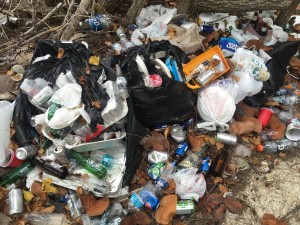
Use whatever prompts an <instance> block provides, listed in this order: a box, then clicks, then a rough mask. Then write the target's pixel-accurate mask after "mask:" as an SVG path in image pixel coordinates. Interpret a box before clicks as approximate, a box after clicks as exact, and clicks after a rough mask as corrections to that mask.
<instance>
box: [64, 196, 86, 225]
mask: <svg viewBox="0 0 300 225" xmlns="http://www.w3.org/2000/svg"><path fill="white" fill-rule="evenodd" d="M67 204H68V206H69V209H70V214H71V217H72V219H73V220H76V219H77V218H78V217H80V216H82V215H83V213H84V211H83V207H82V203H81V201H80V199H79V198H78V196H77V193H76V192H74V191H69V196H68V201H67Z"/></svg>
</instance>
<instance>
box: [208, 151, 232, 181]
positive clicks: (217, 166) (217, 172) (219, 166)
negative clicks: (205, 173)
mask: <svg viewBox="0 0 300 225" xmlns="http://www.w3.org/2000/svg"><path fill="white" fill-rule="evenodd" d="M228 158H229V151H228V148H224V149H222V151H221V153H220V154H219V155H217V157H216V158H215V159H214V160H213V163H212V166H211V168H210V173H211V174H212V175H213V176H215V177H220V176H221V175H222V173H223V171H224V169H225V165H226V163H227V161H228Z"/></svg>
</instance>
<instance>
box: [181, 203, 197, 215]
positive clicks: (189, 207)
mask: <svg viewBox="0 0 300 225" xmlns="http://www.w3.org/2000/svg"><path fill="white" fill-rule="evenodd" d="M193 212H195V204H194V202H193V200H180V201H178V202H177V204H176V215H182V214H191V213H193Z"/></svg>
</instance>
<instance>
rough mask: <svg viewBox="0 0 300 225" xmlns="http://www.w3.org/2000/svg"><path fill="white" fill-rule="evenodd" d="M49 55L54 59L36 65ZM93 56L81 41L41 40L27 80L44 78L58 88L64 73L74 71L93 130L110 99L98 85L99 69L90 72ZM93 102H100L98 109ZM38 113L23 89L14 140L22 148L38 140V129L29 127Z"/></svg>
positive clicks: (15, 116) (18, 106)
mask: <svg viewBox="0 0 300 225" xmlns="http://www.w3.org/2000/svg"><path fill="white" fill-rule="evenodd" d="M59 48H63V49H64V54H63V56H62V57H61V59H58V58H57V55H58V51H59ZM47 54H49V55H50V58H48V59H46V60H41V61H37V62H34V61H35V60H36V59H37V58H38V57H44V56H46V55H47ZM90 55H91V52H89V50H88V48H87V47H86V46H85V45H84V44H82V43H80V42H65V43H64V42H59V41H52V40H43V41H40V42H38V44H37V47H36V50H35V52H34V55H33V57H32V62H31V64H30V65H29V66H28V67H27V68H26V71H25V73H24V77H23V79H25V78H29V79H36V78H42V79H44V80H46V81H48V82H50V83H51V84H52V85H54V84H55V81H56V79H57V77H58V76H59V75H60V74H61V73H62V72H64V73H65V72H66V71H68V70H70V71H71V72H72V75H73V77H74V78H75V80H76V82H77V83H78V84H80V85H81V87H82V102H83V104H84V105H85V110H86V111H87V113H88V114H89V115H90V117H91V127H92V128H93V127H95V126H96V124H97V123H102V119H101V111H102V110H103V109H104V108H105V106H106V104H107V100H108V98H109V97H108V95H107V94H106V93H105V90H103V88H102V87H101V85H100V84H99V83H97V80H96V78H97V76H96V75H95V74H93V73H96V72H99V70H93V72H91V74H87V72H86V68H87V65H88V60H89V57H90ZM33 62H34V63H33ZM93 102H94V103H95V102H97V104H96V105H97V106H98V107H94V106H93V104H92V103H93ZM99 106H100V107H99ZM37 114H38V112H37V109H36V108H35V107H34V106H33V105H32V104H31V103H30V102H29V100H28V98H27V96H26V95H25V94H24V93H22V91H21V90H20V92H19V96H18V97H17V101H16V105H15V110H14V116H13V120H14V128H15V130H16V132H15V135H14V140H15V142H16V143H17V144H19V145H21V146H22V145H25V144H28V143H30V142H32V140H33V139H34V138H37V137H36V132H35V131H34V130H35V129H34V128H32V127H31V126H30V124H29V123H30V119H31V117H32V116H35V115H37Z"/></svg>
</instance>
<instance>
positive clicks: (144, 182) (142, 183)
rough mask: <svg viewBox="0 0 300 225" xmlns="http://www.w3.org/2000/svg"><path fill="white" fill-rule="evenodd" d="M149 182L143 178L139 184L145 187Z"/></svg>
mask: <svg viewBox="0 0 300 225" xmlns="http://www.w3.org/2000/svg"><path fill="white" fill-rule="evenodd" d="M147 182H148V181H147V180H146V179H145V178H144V177H142V178H140V179H139V180H138V182H137V183H138V184H139V185H140V186H142V187H143V186H145V185H146V183H147Z"/></svg>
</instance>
